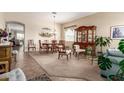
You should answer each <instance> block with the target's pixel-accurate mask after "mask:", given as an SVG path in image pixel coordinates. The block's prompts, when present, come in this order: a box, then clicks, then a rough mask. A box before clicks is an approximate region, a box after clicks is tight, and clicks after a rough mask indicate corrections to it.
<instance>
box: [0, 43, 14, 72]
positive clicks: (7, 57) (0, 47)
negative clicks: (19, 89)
mask: <svg viewBox="0 0 124 93" xmlns="http://www.w3.org/2000/svg"><path fill="white" fill-rule="evenodd" d="M11 58H12V52H11V43H9V42H7V43H0V62H2V61H8V63H9V68H8V69H9V71H10V66H11V60H12V59H11Z"/></svg>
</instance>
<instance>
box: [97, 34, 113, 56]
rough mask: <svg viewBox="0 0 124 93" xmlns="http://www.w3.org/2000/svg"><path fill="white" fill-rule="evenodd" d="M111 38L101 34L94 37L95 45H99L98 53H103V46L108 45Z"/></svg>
mask: <svg viewBox="0 0 124 93" xmlns="http://www.w3.org/2000/svg"><path fill="white" fill-rule="evenodd" d="M111 40H112V39H110V37H102V36H96V37H95V44H96V46H100V51H99V52H98V54H99V55H102V54H103V47H107V46H110V43H111Z"/></svg>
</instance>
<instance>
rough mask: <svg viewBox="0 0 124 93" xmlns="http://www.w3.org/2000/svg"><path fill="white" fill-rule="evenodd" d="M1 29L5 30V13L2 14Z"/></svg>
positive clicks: (0, 16) (0, 15)
mask: <svg viewBox="0 0 124 93" xmlns="http://www.w3.org/2000/svg"><path fill="white" fill-rule="evenodd" d="M0 28H2V29H4V28H5V21H4V16H3V13H0Z"/></svg>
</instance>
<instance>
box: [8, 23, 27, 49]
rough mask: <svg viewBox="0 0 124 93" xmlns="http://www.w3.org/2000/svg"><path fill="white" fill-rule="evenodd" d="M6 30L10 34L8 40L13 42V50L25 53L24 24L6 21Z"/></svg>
mask: <svg viewBox="0 0 124 93" xmlns="http://www.w3.org/2000/svg"><path fill="white" fill-rule="evenodd" d="M6 29H7V31H8V32H9V33H10V35H9V40H11V41H12V42H13V46H14V47H13V49H15V50H20V49H21V50H23V51H25V24H23V23H21V22H17V21H7V22H6Z"/></svg>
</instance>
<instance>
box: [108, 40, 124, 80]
mask: <svg viewBox="0 0 124 93" xmlns="http://www.w3.org/2000/svg"><path fill="white" fill-rule="evenodd" d="M118 49H119V50H120V51H121V52H122V53H123V54H124V39H122V40H121V41H120V42H119V47H118ZM119 67H120V69H119V70H118V71H117V73H116V75H110V76H109V79H110V80H114V81H124V59H123V60H122V61H121V62H120V63H119Z"/></svg>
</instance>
